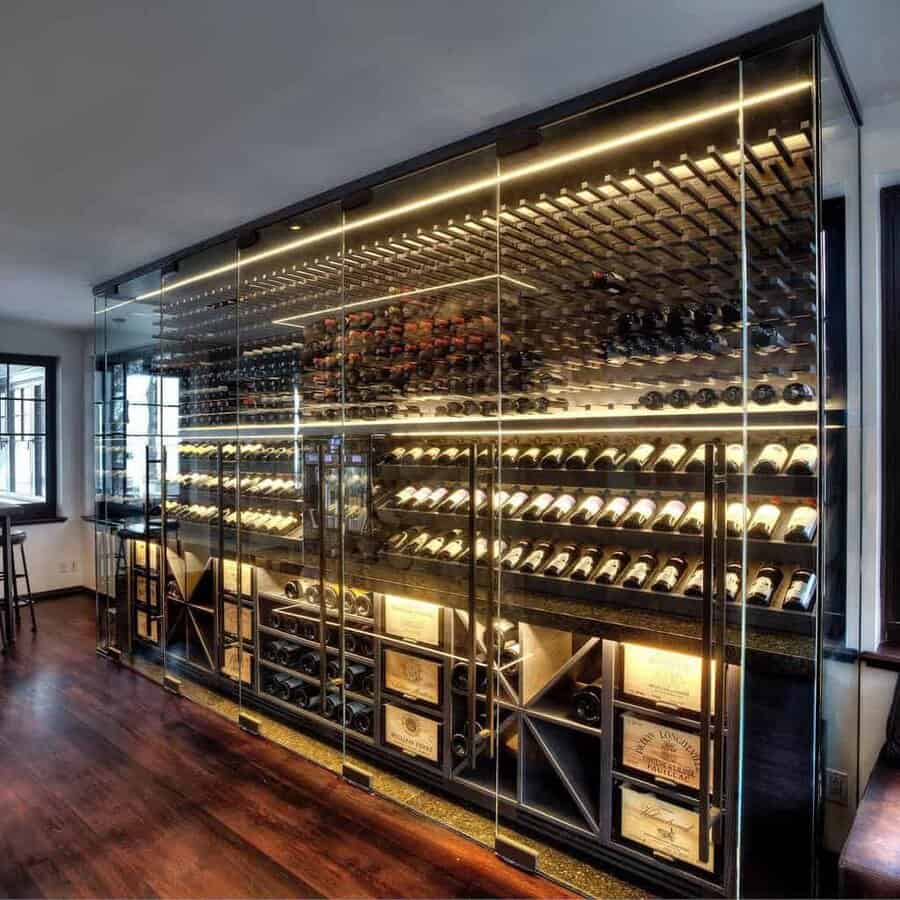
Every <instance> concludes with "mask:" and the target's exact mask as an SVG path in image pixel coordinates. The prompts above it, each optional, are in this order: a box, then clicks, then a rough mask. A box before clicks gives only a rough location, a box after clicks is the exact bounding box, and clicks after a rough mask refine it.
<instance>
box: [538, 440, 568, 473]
mask: <svg viewBox="0 0 900 900" xmlns="http://www.w3.org/2000/svg"><path fill="white" fill-rule="evenodd" d="M568 451H569V448H568V447H566V446H564V445H562V444H558V445H557V446H555V447H551V448H550V449H549V450H548V451H547V452H546V453H545V454H544V455H543V456H542V457H541V462H540V467H541V468H542V469H559V468H561V466H562V464H563V460H564V459H565V458H566V456H567V455H568Z"/></svg>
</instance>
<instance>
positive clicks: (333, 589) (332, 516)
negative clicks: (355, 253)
mask: <svg viewBox="0 0 900 900" xmlns="http://www.w3.org/2000/svg"><path fill="white" fill-rule="evenodd" d="M341 216H342V212H341V209H340V207H339V206H337V205H330V206H325V207H322V208H320V209H315V210H312V211H310V212H306V213H303V214H302V215H298V216H295V217H292V218H291V219H287V220H284V221H281V222H278V223H276V224H274V225H271V226H269V227H267V228H264V229H262V230H261V231H260V232H259V233H258V234H255V235H253V236H252V237H251V238H248V239H247V240H245V241H243V242H242V248H241V250H240V295H239V312H238V329H239V360H240V362H239V369H240V382H239V412H238V416H239V431H240V444H239V464H240V468H239V474H238V478H237V489H236V494H237V498H238V503H237V506H238V508H239V510H240V512H239V517H240V559H241V561H242V565H243V566H245V567H246V568H247V570H248V571H250V572H252V573H253V579H254V584H255V587H254V590H253V592H252V595H251V597H250V600H251V602H250V604H249V605H248V616H250V623H249V624H252V626H253V630H252V631H251V633H249V634H246V635H244V640H243V642H242V644H241V646H242V648H243V652H244V653H245V655H249V657H250V659H251V660H252V661H251V663H250V666H251V670H252V672H253V678H252V682H251V683H252V686H253V690H254V692H256V693H259V694H262V695H263V697H264V699H265V701H266V702H267V703H270V704H274V705H275V706H277V707H278V708H279V711H282V712H289V713H291V714H295V715H297V716H299V717H301V718H303V719H306V720H308V723H309V724H313V725H314V726H315V727H317V728H318V729H321V730H322V731H325V732H326V733H327V734H329V735H331V736H334V735H337V736H340V735H341V734H342V732H343V720H342V709H343V697H342V696H341V680H340V659H339V655H340V642H339V625H340V623H339V619H338V617H339V611H340V604H339V600H340V597H341V591H342V588H341V539H340V538H341V532H340V528H339V524H338V523H339V521H340V516H341V508H340V493H341V492H340V478H341V463H340V433H339V429H340V424H341V421H342V419H343V402H342V395H341V373H342V371H343V365H344V335H343V315H342V312H341V310H342V304H343V263H342V259H341V250H342V243H341ZM245 658H246V656H245ZM242 699H243V695H242Z"/></svg>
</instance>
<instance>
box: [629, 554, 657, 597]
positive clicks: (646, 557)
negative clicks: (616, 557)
mask: <svg viewBox="0 0 900 900" xmlns="http://www.w3.org/2000/svg"><path fill="white" fill-rule="evenodd" d="M656 563H657V560H656V555H655V554H654V553H650V552H649V551H648V552H646V553H642V554H641V555H640V556H639V557H638V558H637V559H636V560H635V561H634V562H633V563H632V564H631V567H630V568H629V569H628V571H627V572H626V573H625V577H624V578H623V579H622V587H627V588H632V589H634V590H639V589H640V588H642V587H643V586H644V585H645V584H646V583H647V579H648V578H649V577H650V574H651V573H652V572H653V570H654V569H655V568H656Z"/></svg>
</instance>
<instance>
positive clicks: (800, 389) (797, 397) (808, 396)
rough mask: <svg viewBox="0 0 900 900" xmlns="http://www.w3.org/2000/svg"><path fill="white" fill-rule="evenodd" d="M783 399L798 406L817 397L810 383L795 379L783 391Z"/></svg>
mask: <svg viewBox="0 0 900 900" xmlns="http://www.w3.org/2000/svg"><path fill="white" fill-rule="evenodd" d="M781 399H782V400H784V402H785V403H789V404H791V406H796V405H797V404H798V403H808V402H810V401H812V400H815V399H816V392H815V391H814V390H813V389H812V387H811V386H810V385H808V384H803V382H801V381H794V382H791V384H787V385H785V387H784V390H783V391H782V392H781Z"/></svg>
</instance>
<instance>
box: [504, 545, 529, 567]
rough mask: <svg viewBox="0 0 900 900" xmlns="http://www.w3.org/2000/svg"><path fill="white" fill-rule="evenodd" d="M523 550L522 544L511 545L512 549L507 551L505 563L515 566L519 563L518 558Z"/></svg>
mask: <svg viewBox="0 0 900 900" xmlns="http://www.w3.org/2000/svg"><path fill="white" fill-rule="evenodd" d="M524 552H525V547H524V546H519V547H513V549H512V550H510V551H509V554H508V555H507V557H506V563H507V565H510V566H516V565H518V563H519V560H520V559H521V558H522V554H523V553H524Z"/></svg>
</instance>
